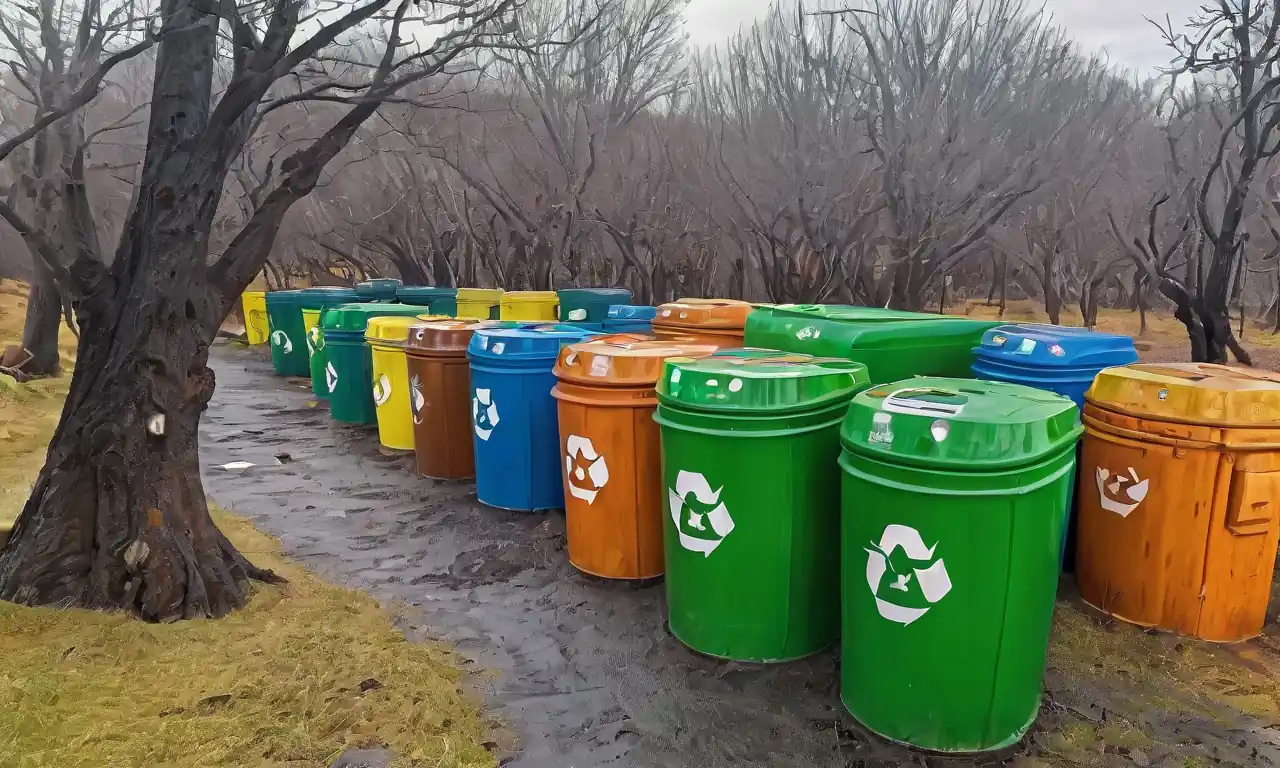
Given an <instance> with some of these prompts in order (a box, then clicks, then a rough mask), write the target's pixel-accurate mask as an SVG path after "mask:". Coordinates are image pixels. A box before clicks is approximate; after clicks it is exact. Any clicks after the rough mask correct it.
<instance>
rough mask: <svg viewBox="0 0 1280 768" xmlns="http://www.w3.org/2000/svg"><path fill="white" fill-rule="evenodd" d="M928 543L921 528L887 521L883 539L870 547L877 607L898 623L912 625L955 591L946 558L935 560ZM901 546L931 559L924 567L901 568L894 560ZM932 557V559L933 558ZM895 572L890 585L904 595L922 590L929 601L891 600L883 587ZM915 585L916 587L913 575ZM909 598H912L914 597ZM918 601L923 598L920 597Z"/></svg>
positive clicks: (921, 559) (920, 559)
mask: <svg viewBox="0 0 1280 768" xmlns="http://www.w3.org/2000/svg"><path fill="white" fill-rule="evenodd" d="M937 548H938V545H937V544H934V545H933V546H932V547H926V546H925V545H924V539H922V538H920V532H919V531H917V530H916V529H915V528H912V527H910V526H907V525H887V526H885V529H884V533H882V534H880V542H879V543H878V544H877V543H875V542H872V544H871V547H870V548H869V549H867V586H868V587H870V588H871V594H872V596H874V597H875V600H876V610H877V611H878V612H879V613H880V615H881V616H883V617H884V618H886V619H888V620H889V621H893V622H897V623H898V624H903V625H908V624H911V623H912V622H914V621H915V620H916V619H919V618H920V617H921V616H924V615H925V614H926V613H928V612H929V608H930V607H932V605H933V604H934V603H936V602H938V601H939V600H941V599H942V598H944V597H946V596H947V593H948V592H950V591H951V575H950V574H948V573H947V566H946V564H945V563H944V562H943V561H942V558H938V559H937V560H933V553H934V550H936V549H937ZM899 549H901V550H902V553H903V554H904V555H906V557H907V559H909V560H911V561H913V562H917V563H926V562H927V563H929V565H928V566H926V567H922V568H915V567H911V568H904V569H903V570H902V571H899V570H898V569H897V568H895V567H894V564H893V560H892V558H893V553H894V552H895V551H897V550H899ZM930 561H932V562H930ZM890 573H891V575H892V576H893V581H892V582H891V583H890V584H889V585H888V589H891V590H896V591H898V592H900V593H903V595H910V594H912V593H915V594H919V595H920V596H922V597H923V598H924V601H925V602H926V603H928V604H927V605H923V606H920V607H909V606H905V605H899V604H898V603H896V602H890V601H889V600H886V599H885V598H884V597H881V596H880V587H881V584H882V583H883V581H884V577H885V575H886V574H890ZM913 578H914V580H915V587H914V589H913V587H912V579H913ZM906 602H912V601H910V600H908V601H906ZM915 602H919V601H918V600H917V601H915Z"/></svg>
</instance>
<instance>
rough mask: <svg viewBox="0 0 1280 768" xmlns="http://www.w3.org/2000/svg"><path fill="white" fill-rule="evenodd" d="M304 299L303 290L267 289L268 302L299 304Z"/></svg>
mask: <svg viewBox="0 0 1280 768" xmlns="http://www.w3.org/2000/svg"><path fill="white" fill-rule="evenodd" d="M301 301H302V291H301V290H292V291H267V303H268V304H298V303H300V302H301Z"/></svg>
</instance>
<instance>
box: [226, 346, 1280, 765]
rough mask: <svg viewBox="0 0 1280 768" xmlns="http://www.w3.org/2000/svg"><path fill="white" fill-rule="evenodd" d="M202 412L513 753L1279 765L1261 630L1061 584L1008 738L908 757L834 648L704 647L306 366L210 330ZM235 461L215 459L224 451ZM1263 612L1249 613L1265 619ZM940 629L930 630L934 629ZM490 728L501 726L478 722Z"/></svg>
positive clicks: (289, 531)
mask: <svg viewBox="0 0 1280 768" xmlns="http://www.w3.org/2000/svg"><path fill="white" fill-rule="evenodd" d="M213 367H214V369H215V371H216V374H217V379H218V387H217V392H216V394H215V396H214V400H213V402H212V404H211V405H210V409H209V411H208V413H207V414H206V415H205V417H204V421H203V426H202V460H203V461H202V463H203V467H204V476H205V484H206V490H207V491H208V493H209V496H210V498H211V499H212V500H213V501H214V502H215V503H218V504H220V505H222V506H224V507H226V508H229V509H232V510H234V511H235V512H237V513H239V514H242V515H245V516H248V517H250V518H252V519H253V520H254V522H255V524H257V525H258V526H259V527H260V528H262V529H263V530H265V531H267V532H270V533H272V534H274V535H276V536H278V537H280V539H281V541H282V542H283V544H284V547H285V549H286V551H287V552H288V553H289V554H291V555H292V556H293V557H295V558H296V559H297V560H299V561H300V562H301V563H303V564H304V565H306V566H307V567H309V568H311V569H312V570H314V571H316V572H318V573H320V574H322V575H324V576H326V577H328V578H330V579H332V580H334V581H337V582H340V583H344V584H347V585H349V586H352V587H356V588H359V589H362V590H365V591H366V592H368V593H370V594H372V595H373V596H375V597H377V598H378V599H380V600H383V601H384V602H387V603H392V604H396V605H399V606H401V607H400V608H399V609H398V613H399V614H400V615H401V616H402V621H403V622H404V626H405V628H406V631H408V632H409V634H410V636H412V637H432V638H436V639H440V640H443V641H446V642H448V643H450V644H452V645H453V646H454V647H455V648H457V650H458V651H459V653H460V654H461V655H462V656H463V657H464V658H465V659H466V660H467V662H468V666H470V667H472V668H474V669H475V670H476V671H477V674H475V675H473V676H472V680H473V683H474V684H475V685H476V687H477V688H478V689H479V690H481V691H482V692H483V694H484V695H485V697H486V698H487V702H486V703H487V704H488V705H489V706H490V707H491V708H492V709H493V711H494V712H495V715H496V717H497V718H498V719H499V720H501V722H502V723H503V724H505V727H506V728H507V729H509V730H510V731H511V732H512V733H513V734H514V736H515V738H514V739H512V740H511V742H512V743H511V746H510V748H508V747H507V745H505V744H503V745H502V746H498V747H495V750H496V751H497V752H498V754H499V757H500V758H501V759H502V760H503V762H504V763H505V764H508V765H511V766H520V767H522V768H542V767H544V766H545V767H546V768H568V767H570V766H573V767H574V768H593V767H594V766H670V767H671V768H685V767H686V766H698V767H699V768H716V767H717V766H730V765H732V766H805V767H808V766H812V767H813V768H825V767H827V766H830V767H832V768H836V767H839V768H845V767H846V766H896V765H921V766H935V765H943V766H950V765H989V764H1007V765H1015V766H1035V765H1097V766H1113V765H1114V766H1126V765H1139V766H1195V765H1215V764H1222V765H1250V766H1266V765H1280V730H1277V729H1275V728H1273V727H1272V726H1273V725H1274V724H1276V723H1277V722H1280V714H1278V710H1277V705H1278V701H1277V692H1280V686H1277V675H1278V672H1277V670H1280V646H1278V645H1276V644H1275V643H1272V642H1271V641H1270V640H1268V639H1266V638H1264V639H1262V640H1259V641H1256V642H1254V643H1249V644H1244V645H1240V646H1233V647H1232V648H1231V649H1223V648H1214V647H1211V646H1204V645H1202V644H1198V643H1193V642H1189V641H1181V640H1178V639H1177V638H1171V637H1167V636H1160V635H1154V634H1150V633H1143V632H1140V631H1137V630H1134V629H1132V628H1129V627H1124V626H1116V625H1114V624H1112V623H1110V622H1107V621H1105V620H1104V619H1102V618H1100V617H1097V616H1095V615H1093V614H1091V613H1089V612H1087V611H1086V609H1084V608H1082V607H1081V606H1080V605H1079V602H1078V601H1077V600H1075V599H1074V598H1073V597H1072V596H1071V594H1070V586H1069V584H1066V585H1064V589H1063V596H1062V598H1061V599H1060V600H1059V608H1058V612H1057V614H1058V615H1057V619H1056V622H1057V624H1056V626H1055V636H1054V646H1053V649H1052V651H1051V654H1050V657H1051V658H1050V665H1049V670H1048V673H1047V675H1046V679H1045V685H1046V695H1045V701H1044V705H1043V706H1042V708H1041V715H1040V718H1039V720H1038V722H1037V723H1036V726H1035V728H1034V729H1033V731H1032V732H1031V733H1030V734H1029V736H1028V738H1027V739H1026V740H1025V741H1024V743H1023V744H1022V745H1020V746H1019V747H1018V748H1016V749H1014V750H1011V751H1008V752H1005V753H1002V754H1000V755H994V756H989V757H985V758H982V759H974V758H947V757H938V756H927V755H922V754H920V753H916V752H912V751H910V750H906V749H903V748H900V747H896V746H893V745H888V744H885V743H883V742H881V741H879V740H877V739H875V738H873V737H870V736H868V735H867V734H865V733H863V732H862V731H861V730H860V729H859V728H858V726H857V725H856V723H855V722H854V721H853V720H852V719H851V718H849V717H848V716H847V715H845V714H844V713H843V710H842V708H841V706H840V702H839V699H838V691H837V683H836V680H837V672H838V666H837V665H838V657H837V655H836V654H835V653H834V652H831V653H826V654H823V655H820V656H817V657H814V658H810V659H807V660H804V661H800V662H795V663H789V664H784V665H777V666H768V667H762V666H756V665H745V664H737V663H730V662H722V661H715V660H711V659H707V658H703V657H700V656H698V655H695V654H693V653H691V652H690V651H688V650H686V649H685V648H684V647H683V646H681V645H680V644H679V643H678V642H676V641H675V640H674V639H673V638H672V637H671V636H670V635H669V634H668V633H667V631H666V629H665V627H664V623H663V618H664V610H663V587H662V586H661V585H656V586H649V587H645V588H637V587H632V586H627V585H618V584H610V583H604V582H601V581H598V580H593V579H589V578H587V577H584V576H582V575H580V574H579V573H577V572H576V571H574V570H573V569H572V568H571V567H570V566H569V564H568V562H567V559H566V557H565V551H564V549H565V542H564V517H563V515H562V514H536V515H535V514H524V513H511V512H501V511H497V510H493V509H489V508H487V507H484V506H482V505H480V504H479V503H478V502H477V501H476V497H475V492H474V488H473V487H472V485H471V484H470V483H451V482H441V481H432V480H426V479H423V478H421V477H419V476H417V475H416V474H415V473H414V471H413V466H412V458H411V457H409V456H405V455H396V456H388V455H385V454H384V453H383V452H381V451H380V450H379V447H378V441H377V435H376V433H375V431H374V430H371V429H362V428H355V427H347V426H341V425H337V424H335V423H333V422H332V421H331V420H330V419H329V416H328V412H327V410H326V407H325V406H324V404H319V405H317V404H316V403H315V401H314V399H313V397H312V396H311V392H310V388H309V383H308V382H305V381H301V380H286V379H281V378H279V377H276V376H274V375H273V374H272V372H271V366H270V363H269V362H268V361H267V360H266V358H265V357H264V356H263V355H262V354H260V353H259V352H256V351H250V350H246V349H244V348H243V347H238V346H235V345H220V346H219V347H217V348H216V350H215V354H214V355H213ZM236 461H242V462H251V463H253V464H254V465H255V466H253V467H250V468H248V469H243V470H235V471H227V470H223V469H219V468H218V467H219V466H221V465H224V464H227V463H228V462H236ZM1272 628H1273V627H1269V630H1270V629H1272ZM939 642H945V638H939ZM497 741H499V742H505V741H507V739H504V738H501V737H499V738H498V739H497Z"/></svg>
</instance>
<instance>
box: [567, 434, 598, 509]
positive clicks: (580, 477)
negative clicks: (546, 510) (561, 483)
mask: <svg viewBox="0 0 1280 768" xmlns="http://www.w3.org/2000/svg"><path fill="white" fill-rule="evenodd" d="M564 476H565V477H566V478H567V479H568V483H569V494H570V495H571V496H573V497H574V498H575V499H582V500H583V501H585V502H587V504H588V505H590V504H593V503H595V500H596V496H597V495H598V494H599V493H600V491H601V490H603V489H604V486H605V484H606V483H608V482H609V467H608V465H606V464H605V463H604V456H602V455H600V454H599V453H597V452H596V447H595V446H594V445H592V443H591V438H589V437H578V436H577V435H569V439H568V440H566V441H565V448H564Z"/></svg>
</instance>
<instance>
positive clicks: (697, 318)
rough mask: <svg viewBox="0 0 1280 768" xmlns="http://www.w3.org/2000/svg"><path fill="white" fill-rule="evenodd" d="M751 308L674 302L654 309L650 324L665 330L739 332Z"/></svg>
mask: <svg viewBox="0 0 1280 768" xmlns="http://www.w3.org/2000/svg"><path fill="white" fill-rule="evenodd" d="M753 309H755V305H754V304H752V303H750V302H747V301H738V300H737V299H677V300H676V301H672V302H668V303H666V304H663V305H661V306H659V307H658V311H657V314H655V315H654V318H653V324H654V325H657V326H662V327H666V328H686V329H689V330H695V329H704V330H705V329H722V330H738V331H740V330H742V329H743V328H746V327H747V315H749V314H751V311H752V310H753Z"/></svg>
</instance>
